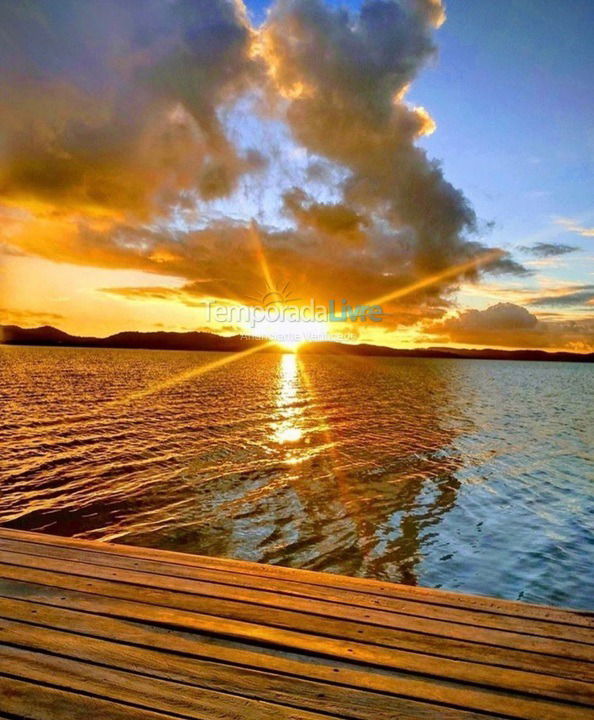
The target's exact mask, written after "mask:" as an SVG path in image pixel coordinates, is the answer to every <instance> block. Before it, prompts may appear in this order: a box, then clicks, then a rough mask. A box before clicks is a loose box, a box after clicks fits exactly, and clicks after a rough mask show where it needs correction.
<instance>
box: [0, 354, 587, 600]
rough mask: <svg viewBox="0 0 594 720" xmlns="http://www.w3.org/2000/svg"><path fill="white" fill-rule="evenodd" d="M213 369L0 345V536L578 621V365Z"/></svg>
mask: <svg viewBox="0 0 594 720" xmlns="http://www.w3.org/2000/svg"><path fill="white" fill-rule="evenodd" d="M229 360H230V356H229V355H224V354H217V353H190V352H187V353H186V352H166V351H163V352H155V351H142V350H104V349H103V350H92V349H69V348H24V347H8V346H3V347H1V348H0V362H1V366H0V408H1V413H2V414H1V418H2V423H1V428H0V457H1V458H2V460H1V465H0V524H3V525H6V526H8V527H13V528H20V529H25V530H37V531H44V532H48V533H55V534H58V535H67V536H76V537H83V538H91V539H107V540H112V541H115V542H120V543H127V544H133V545H143V546H151V547H159V548H165V549H172V550H180V551H183V552H191V553H197V554H203V555H215V556H226V557H234V558H240V559H245V560H254V561H259V562H266V563H276V564H281V565H287V566H292V567H300V568H307V569H313V570H321V571H328V572H334V573H342V574H346V575H358V576H365V577H372V578H379V579H382V580H390V581H394V582H402V583H407V584H413V585H417V584H418V585H423V586H428V587H443V588H447V589H451V590H458V591H462V592H469V593H483V594H487V595H492V596H499V597H505V598H510V599H520V600H525V601H531V602H543V603H550V604H553V605H568V606H573V607H582V608H590V609H591V608H594V571H593V564H594V562H593V561H594V410H593V407H594V403H593V392H592V388H593V387H594V366H592V365H586V364H569V363H567V364H566V363H524V362H511V361H510V362H505V361H483V360H430V359H410V358H405V359H400V358H366V357H356V356H346V355H345V356H311V355H309V356H303V357H301V356H299V355H298V354H274V353H268V354H265V353H258V354H252V355H250V356H246V357H243V358H241V359H239V360H237V361H235V362H229ZM172 378H174V380H172Z"/></svg>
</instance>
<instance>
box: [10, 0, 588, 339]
mask: <svg viewBox="0 0 594 720" xmlns="http://www.w3.org/2000/svg"><path fill="white" fill-rule="evenodd" d="M393 7H394V8H397V6H396V5H394V6H393ZM137 8H138V6H136V5H134V4H132V3H130V4H122V3H117V2H111V0H106V1H105V2H104V3H101V4H98V3H89V2H76V3H74V2H73V3H72V6H71V8H70V13H71V14H70V16H69V24H68V31H67V32H66V29H65V27H64V23H63V18H62V17H61V16H60V14H59V13H58V12H57V11H56V10H55V8H52V7H51V6H50V5H40V6H39V7H38V8H37V9H36V10H35V12H33V11H32V10H31V12H30V14H28V11H27V9H26V8H25V9H23V8H22V7H20V6H19V8H18V10H17V8H16V6H14V7H8V8H3V10H2V13H3V15H5V16H6V17H3V18H2V20H3V23H2V27H3V28H5V34H6V42H5V43H3V48H2V50H1V51H0V68H1V69H0V79H1V81H2V84H3V87H7V88H9V89H10V92H9V93H6V94H5V95H4V97H3V98H2V99H0V130H1V131H2V133H3V138H4V140H3V146H2V151H1V152H0V310H1V313H2V318H1V320H2V322H3V323H14V324H18V325H21V326H24V327H33V326H38V325H46V324H47V325H53V326H56V327H59V328H61V329H63V330H66V331H68V332H71V333H74V334H82V335H100V336H104V335H108V334H111V333H114V332H118V331H122V330H130V329H135V330H143V331H150V330H157V329H166V330H195V329H210V330H213V331H215V332H223V333H232V332H243V331H245V330H246V327H245V326H242V325H241V323H229V322H227V323H225V322H213V321H212V320H211V321H209V320H208V312H207V303H209V302H218V303H229V302H231V303H235V304H243V305H252V306H253V305H254V304H257V303H258V298H260V297H262V295H264V294H265V293H266V292H267V291H270V290H271V289H273V290H274V289H279V288H281V287H289V286H290V290H291V293H292V296H293V298H294V299H293V300H292V301H291V303H292V304H294V305H297V306H301V305H303V304H306V303H307V302H309V301H310V300H311V301H313V302H315V303H317V304H322V305H327V304H328V302H329V301H330V300H331V299H334V300H335V301H336V302H340V301H341V300H342V299H343V298H344V299H345V300H346V301H347V302H348V303H349V304H351V305H357V304H361V303H371V302H379V303H381V306H382V309H383V313H384V316H383V318H382V321H381V322H380V323H370V322H367V323H365V324H363V323H360V322H359V323H351V324H350V325H349V326H348V328H346V330H347V332H349V333H350V334H351V335H352V340H353V341H365V342H374V343H378V344H383V345H391V346H395V347H412V346H419V345H422V346H426V345H465V346H470V345H474V346H492V347H530V348H533V347H534V348H546V349H570V350H574V351H577V352H585V351H592V350H594V295H593V294H592V288H593V287H594V286H593V285H591V284H589V283H588V282H587V279H586V280H585V279H584V277H583V275H576V276H575V277H574V278H573V277H572V276H570V277H569V279H568V280H567V281H565V282H564V281H561V280H560V278H559V275H558V274H556V273H555V272H554V269H555V267H557V266H556V265H555V263H557V264H558V263H562V262H563V261H564V256H565V254H566V253H571V252H573V251H574V250H575V248H573V247H569V246H566V245H561V244H558V243H555V242H554V241H550V240H549V239H548V238H544V239H541V240H538V238H533V239H532V241H531V243H530V244H529V243H528V242H526V246H525V247H524V249H523V251H521V252H520V254H519V255H518V253H516V252H513V250H512V249H510V247H508V246H504V247H499V248H498V247H497V245H494V244H491V243H490V242H489V240H488V232H487V231H486V229H485V228H486V225H485V222H484V221H483V220H482V219H480V218H478V217H477V215H476V213H475V211H474V210H473V208H472V206H471V203H470V201H469V200H468V198H467V197H466V196H465V194H464V192H463V191H462V190H459V189H457V188H455V187H454V186H453V185H452V184H450V183H449V182H448V180H447V173H444V171H443V170H442V169H441V168H440V167H439V166H438V165H437V164H435V163H434V162H433V161H432V160H431V158H429V157H428V156H427V154H426V152H425V151H424V150H422V149H421V147H420V142H421V141H422V140H423V138H424V137H426V136H427V135H428V134H429V133H433V132H434V131H435V132H436V133H439V132H440V129H439V127H437V128H436V125H435V122H434V121H433V119H432V118H431V115H430V112H431V108H428V109H425V108H422V107H419V106H415V104H414V103H413V102H412V101H409V100H408V99H407V98H408V97H409V93H410V92H411V90H410V88H411V87H414V80H415V78H416V75H417V74H418V73H419V72H420V71H421V70H422V68H423V67H424V66H425V65H426V64H427V63H428V62H429V61H431V60H432V59H433V58H434V54H435V48H436V46H435V32H436V31H437V30H438V28H439V27H440V26H441V25H442V24H443V22H444V19H445V14H444V11H443V7H442V6H441V3H440V2H439V0H431V1H430V0H413V1H411V2H410V3H409V4H408V5H407V8H408V9H407V10H406V12H402V11H401V10H399V9H390V8H392V6H391V5H390V8H389V9H385V8H384V10H383V11H382V12H385V13H386V14H385V16H382V17H379V16H378V17H375V16H374V13H379V12H380V11H379V9H378V8H379V6H378V8H376V9H375V10H373V11H371V10H370V11H368V12H366V13H363V14H361V15H360V16H352V17H351V19H350V20H349V19H348V18H346V16H345V15H344V14H341V13H339V12H336V11H335V10H333V9H331V8H330V7H329V6H327V5H324V3H322V2H319V3H307V2H305V0H290V1H288V2H281V3H277V4H276V5H274V6H273V9H272V10H271V12H270V13H269V15H268V18H267V20H266V22H265V23H264V24H263V25H262V26H258V27H257V26H255V25H253V24H252V23H251V22H250V20H249V18H248V15H247V14H246V11H245V8H244V6H243V5H242V4H241V2H240V1H239V0H238V1H237V2H231V0H213V1H212V2H211V3H208V4H207V5H204V4H187V3H184V2H182V1H181V0H180V2H179V3H178V4H177V5H176V4H166V3H159V2H157V1H156V0H155V1H154V2H153V1H152V0H149V2H147V3H146V6H145V7H144V8H143V13H144V18H140V17H139V16H138V9H137ZM345 18H346V19H345ZM149 20H150V21H151V22H149ZM139 23H140V25H139ZM145 24H146V27H145ZM139 27H143V28H145V32H144V34H143V32H138V28H139ZM403 38H404V39H403ZM446 171H447V168H446ZM555 223H556V224H557V226H560V225H563V223H564V225H563V227H564V230H565V231H566V232H568V233H572V234H574V235H576V236H579V237H581V238H588V237H590V235H589V234H588V233H592V234H593V235H594V232H593V231H592V230H591V228H590V227H589V226H588V225H587V224H586V225H585V224H583V223H580V222H578V221H577V220H573V219H571V218H565V219H563V218H557V219H555V220H553V221H552V224H553V225H554V224H555ZM518 240H520V239H518ZM522 253H523V254H522ZM576 257H577V256H576ZM583 257H584V261H585V262H590V263H591V260H592V257H591V254H590V255H587V254H586V255H583ZM484 258H488V262H487V261H483V259H484ZM322 325H323V326H324V328H325V329H326V330H328V331H329V332H330V333H343V332H345V328H344V327H338V324H328V325H326V324H325V323H322ZM324 328H322V329H324ZM283 329H284V328H283ZM300 329H301V330H303V327H302V326H300ZM319 330H320V324H319V323H318V326H315V327H313V326H312V332H314V333H316V332H318V331H319ZM305 332H306V333H307V329H306V330H305ZM276 333H277V330H275V329H274V328H272V329H271V328H270V327H268V328H267V329H266V331H265V333H264V334H270V335H272V336H274V335H275V334H276Z"/></svg>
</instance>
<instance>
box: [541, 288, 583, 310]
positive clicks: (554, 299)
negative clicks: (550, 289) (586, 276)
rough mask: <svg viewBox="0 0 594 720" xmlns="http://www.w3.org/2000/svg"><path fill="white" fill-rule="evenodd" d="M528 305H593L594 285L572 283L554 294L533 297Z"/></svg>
mask: <svg viewBox="0 0 594 720" xmlns="http://www.w3.org/2000/svg"><path fill="white" fill-rule="evenodd" d="M528 304H529V305H549V306H556V307H566V306H568V307H570V306H574V305H589V306H593V305H594V285H574V286H572V287H570V288H559V289H558V290H557V291H556V292H555V294H549V295H541V296H539V297H533V298H531V299H530V300H529V301H528Z"/></svg>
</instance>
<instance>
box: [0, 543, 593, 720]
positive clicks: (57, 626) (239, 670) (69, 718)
mask: <svg viewBox="0 0 594 720" xmlns="http://www.w3.org/2000/svg"><path fill="white" fill-rule="evenodd" d="M2 714H5V715H6V716H7V717H11V718H15V717H16V718H29V719H30V720H83V718H84V720H88V717H89V715H91V714H92V715H94V716H97V717H101V718H106V719H107V718H108V719H109V720H141V719H143V718H146V720H158V719H159V718H160V719H161V720H162V719H163V718H178V720H179V718H188V719H190V718H191V719H193V720H200V719H202V718H204V719H205V720H206V718H208V720H211V719H212V720H235V719H237V720H239V718H242V719H243V718H245V719H246V720H277V719H278V720H322V719H323V718H327V719H329V720H331V719H332V718H352V719H353V720H391V719H393V718H399V719H401V720H434V719H435V720H480V718H483V720H488V718H492V719H495V718H499V719H500V720H504V719H505V718H507V719H508V720H509V719H511V718H517V719H518V720H574V719H576V718H579V719H581V718H584V719H586V718H592V717H594V618H593V616H592V614H591V613H588V612H583V611H572V610H569V609H559V608H547V607H541V606H537V605H525V604H522V603H517V602H509V601H506V600H499V599H492V598H484V597H478V596H464V595H458V594H456V593H451V592H447V591H441V590H432V589H426V588H409V587H404V586H400V585H391V584H389V583H383V582H377V581H373V580H364V579H361V578H345V577H342V576H336V575H328V574H324V573H313V572H311V571H305V570H293V569H288V568H281V567H277V566H264V565H257V564H253V563H245V562H241V561H236V560H229V559H218V558H216V559H215V558H204V557H196V556H190V555H184V554H181V553H170V552H167V551H161V550H152V549H147V548H131V547H126V546H118V545H110V544H106V543H99V542H93V541H85V540H78V539H72V538H55V537H50V536H46V535H41V534H38V533H24V532H20V531H14V530H8V529H0V719H1V718H2Z"/></svg>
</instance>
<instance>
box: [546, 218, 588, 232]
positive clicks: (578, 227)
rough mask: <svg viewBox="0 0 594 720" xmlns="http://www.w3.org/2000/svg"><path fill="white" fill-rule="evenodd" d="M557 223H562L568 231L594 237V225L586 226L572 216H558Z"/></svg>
mask: <svg viewBox="0 0 594 720" xmlns="http://www.w3.org/2000/svg"><path fill="white" fill-rule="evenodd" d="M555 222H556V223H557V225H561V226H562V227H564V228H565V229H566V230H567V231H568V232H572V233H575V234H576V235H581V236H582V237H594V227H586V226H584V225H582V224H581V223H579V222H578V221H577V220H573V219H572V218H556V220H555Z"/></svg>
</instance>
